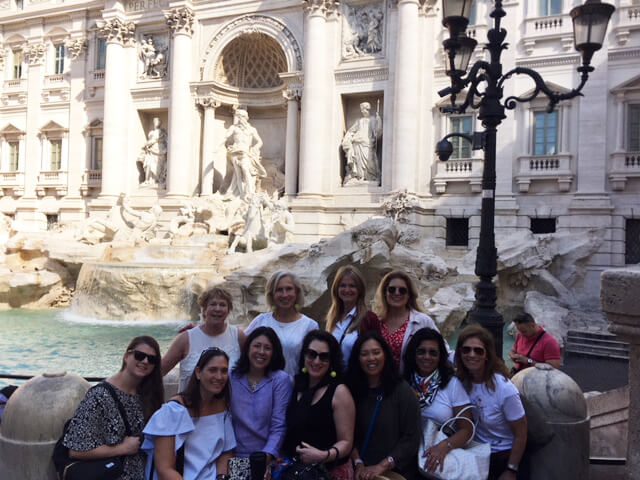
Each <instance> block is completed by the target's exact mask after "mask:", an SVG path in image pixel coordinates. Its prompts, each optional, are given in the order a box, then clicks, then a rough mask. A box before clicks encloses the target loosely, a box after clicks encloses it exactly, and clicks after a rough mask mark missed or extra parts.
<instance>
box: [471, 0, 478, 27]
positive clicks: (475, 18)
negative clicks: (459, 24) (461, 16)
mask: <svg viewBox="0 0 640 480" xmlns="http://www.w3.org/2000/svg"><path fill="white" fill-rule="evenodd" d="M477 23H478V2H477V1H475V2H473V3H472V4H471V12H469V25H476V24H477Z"/></svg>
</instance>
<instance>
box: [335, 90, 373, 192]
mask: <svg viewBox="0 0 640 480" xmlns="http://www.w3.org/2000/svg"><path fill="white" fill-rule="evenodd" d="M379 110H380V101H378V104H377V108H376V113H375V115H371V104H370V103H369V102H362V103H361V104H360V113H361V114H362V117H361V118H359V119H358V120H356V121H355V122H354V123H353V125H352V126H351V128H350V129H349V130H347V133H345V135H344V138H343V139H342V149H343V150H344V153H345V156H346V165H345V175H344V181H343V185H352V184H354V183H361V182H375V183H379V182H380V166H379V165H378V154H377V149H378V142H379V141H380V138H381V137H382V119H381V118H380V113H379Z"/></svg>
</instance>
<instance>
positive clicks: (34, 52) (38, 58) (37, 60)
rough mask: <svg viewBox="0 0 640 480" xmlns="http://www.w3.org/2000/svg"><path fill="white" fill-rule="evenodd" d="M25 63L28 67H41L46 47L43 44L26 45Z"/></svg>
mask: <svg viewBox="0 0 640 480" xmlns="http://www.w3.org/2000/svg"><path fill="white" fill-rule="evenodd" d="M24 53H25V56H26V58H27V63H28V64H29V65H41V64H42V63H44V56H45V54H46V53H47V47H46V46H45V44H44V43H33V44H31V45H27V47H26V48H25V49H24Z"/></svg>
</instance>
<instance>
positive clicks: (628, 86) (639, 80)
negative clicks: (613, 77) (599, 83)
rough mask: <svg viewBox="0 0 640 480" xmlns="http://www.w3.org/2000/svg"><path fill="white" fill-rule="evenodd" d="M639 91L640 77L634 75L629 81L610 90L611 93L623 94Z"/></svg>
mask: <svg viewBox="0 0 640 480" xmlns="http://www.w3.org/2000/svg"><path fill="white" fill-rule="evenodd" d="M636 90H640V75H636V76H635V77H633V78H632V79H631V80H627V81H626V82H623V83H621V84H619V85H617V86H615V87H613V88H612V89H611V93H624V92H629V91H636Z"/></svg>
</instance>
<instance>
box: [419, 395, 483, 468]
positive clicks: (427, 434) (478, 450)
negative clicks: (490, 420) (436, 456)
mask: <svg viewBox="0 0 640 480" xmlns="http://www.w3.org/2000/svg"><path fill="white" fill-rule="evenodd" d="M471 408H475V407H473V406H472V405H470V406H468V407H465V408H463V409H462V410H461V411H460V412H459V413H458V415H457V416H455V417H451V418H450V419H449V420H447V421H446V422H444V423H443V424H442V425H441V426H438V424H437V423H436V422H434V421H433V420H428V421H427V425H426V426H425V428H424V429H423V432H422V440H421V441H420V448H419V449H418V469H419V470H420V473H421V474H422V475H424V476H426V477H427V478H432V479H437V480H486V478H487V477H488V476H489V458H490V456H491V445H489V444H488V443H482V442H478V441H476V440H473V438H474V437H475V435H476V425H475V423H474V422H473V421H471V420H469V419H468V418H467V417H463V416H462V414H463V413H464V412H465V411H466V410H468V409H471ZM458 420H464V421H467V422H469V423H470V424H471V425H472V430H473V434H472V435H471V439H470V440H469V441H468V442H467V444H466V445H465V446H464V448H454V449H453V450H451V451H450V452H449V453H448V454H447V456H446V457H444V461H443V462H442V470H440V469H438V470H437V471H435V472H429V471H427V469H426V461H425V458H424V454H425V453H426V451H427V450H428V449H429V448H430V447H431V446H432V445H436V444H437V443H440V442H442V441H443V440H446V439H447V438H448V437H449V435H447V434H446V433H445V432H447V431H450V432H452V433H454V431H453V430H452V429H451V427H450V425H452V424H454V423H455V422H457V421H458Z"/></svg>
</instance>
